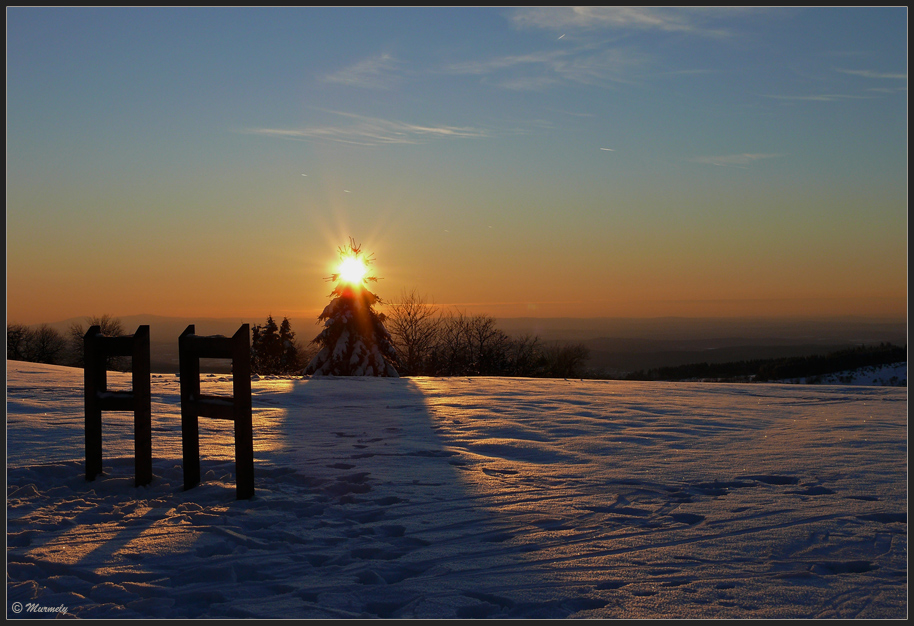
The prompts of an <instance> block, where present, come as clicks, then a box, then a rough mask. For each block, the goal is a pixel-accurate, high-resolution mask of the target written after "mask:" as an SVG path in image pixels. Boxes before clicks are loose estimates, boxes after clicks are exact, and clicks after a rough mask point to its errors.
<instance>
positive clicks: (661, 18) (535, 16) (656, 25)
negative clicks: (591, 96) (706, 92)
mask: <svg viewBox="0 0 914 626" xmlns="http://www.w3.org/2000/svg"><path fill="white" fill-rule="evenodd" d="M727 13H728V14H729V11H728V12H727ZM721 14H722V13H721V12H719V11H714V10H708V9H699V8H687V7H529V8H521V9H517V10H515V11H514V12H513V13H512V14H511V16H510V19H511V22H512V23H513V24H514V25H515V26H517V27H519V28H539V29H544V30H550V31H557V32H558V31H566V30H573V29H578V30H594V29H612V30H641V31H648V30H650V31H661V32H676V33H690V34H694V35H700V36H705V37H729V36H731V32H730V31H729V30H728V29H727V28H722V27H719V26H713V25H712V22H713V21H714V19H715V18H716V17H717V16H719V15H721Z"/></svg>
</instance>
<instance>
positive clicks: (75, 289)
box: [6, 7, 908, 324]
mask: <svg viewBox="0 0 914 626" xmlns="http://www.w3.org/2000/svg"><path fill="white" fill-rule="evenodd" d="M907 20H908V14H907V8H906V7H898V8H805V9H803V8H778V9H744V8H739V9H734V8H730V9H716V8H710V9H708V8H705V9H690V8H656V7H655V8H625V7H611V8H597V7H586V8H579V9H576V8H572V7H534V8H524V7H516V8H491V7H483V8H288V9H287V8H30V7H8V8H7V33H6V35H7V49H6V52H7V61H6V69H7V118H6V119H7V126H6V129H7V135H6V137H7V142H6V152H7V166H6V172H7V189H6V191H7V193H6V202H7V204H6V226H7V234H6V244H7V249H6V261H7V319H8V321H14V322H20V323H27V324H32V323H41V322H54V321H58V320H62V319H67V318H70V317H76V316H89V315H101V314H111V315H136V314H150V315H169V316H204V317H235V316H253V317H254V318H255V319H259V318H264V317H265V316H266V315H267V314H270V315H273V316H274V317H276V318H280V317H283V316H288V317H290V318H292V317H294V318H300V317H308V316H312V315H313V316H315V317H316V316H317V315H318V313H319V312H320V310H321V309H322V308H323V307H324V306H325V305H326V304H327V302H328V296H329V294H330V291H331V289H332V285H330V284H328V282H327V281H326V280H325V279H326V277H328V276H329V275H330V274H331V273H333V272H334V271H335V264H336V262H337V261H338V249H339V248H340V247H341V246H344V245H345V244H346V243H347V242H348V241H349V238H350V237H351V238H352V239H353V240H354V241H356V242H357V243H359V244H360V245H361V246H362V248H363V250H365V251H366V253H369V254H373V258H374V261H375V262H374V271H375V273H376V275H377V276H378V277H380V280H379V281H378V282H377V283H372V286H373V290H374V291H375V292H376V293H377V295H379V296H380V297H381V298H382V300H385V301H388V302H396V301H397V300H398V299H399V298H400V297H401V296H402V294H403V293H405V292H407V291H410V290H415V291H416V292H417V293H419V294H421V295H423V296H424V297H425V298H426V299H427V300H428V301H429V302H433V303H435V304H438V305H440V306H442V307H456V308H457V309H459V310H462V311H465V312H468V313H472V314H478V313H485V314H489V315H493V316H496V317H528V316H529V317H663V316H685V317H689V316H710V317H726V316H742V315H763V316H787V315H802V316H825V315H829V316H830V315H850V314H852V315H867V316H890V317H896V318H903V317H906V315H907V305H906V302H907V181H908V178H907V57H908V50H907Z"/></svg>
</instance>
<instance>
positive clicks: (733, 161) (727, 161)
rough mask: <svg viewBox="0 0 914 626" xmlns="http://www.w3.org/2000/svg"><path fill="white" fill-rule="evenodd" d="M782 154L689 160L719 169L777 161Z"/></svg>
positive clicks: (709, 157) (705, 157)
mask: <svg viewBox="0 0 914 626" xmlns="http://www.w3.org/2000/svg"><path fill="white" fill-rule="evenodd" d="M783 156H784V155H783V154H760V153H743V154H725V155H720V156H703V157H695V158H694V159H690V160H691V161H692V162H694V163H704V164H705V165H718V166H721V167H747V166H749V165H751V164H753V163H755V162H756V161H763V160H765V159H777V158H780V157H783Z"/></svg>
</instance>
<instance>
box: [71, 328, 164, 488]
mask: <svg viewBox="0 0 914 626" xmlns="http://www.w3.org/2000/svg"><path fill="white" fill-rule="evenodd" d="M83 349H84V354H83V371H84V381H85V400H86V480H95V477H96V476H98V475H99V474H101V473H102V411H133V433H134V434H133V437H134V444H133V447H134V465H135V474H136V485H137V486H138V487H139V486H141V485H148V484H149V483H150V482H152V398H151V395H152V393H151V391H152V386H151V382H150V373H149V369H150V365H149V361H150V355H149V326H145V325H144V326H140V327H139V328H137V331H136V333H134V334H133V335H125V336H121V337H106V336H104V335H102V333H101V328H100V327H99V326H91V327H90V328H89V330H88V331H86V334H85V336H84V337H83ZM111 356H129V357H130V358H131V364H130V369H131V372H132V376H131V378H132V384H133V388H132V389H131V390H130V391H109V390H108V370H107V361H108V357H111Z"/></svg>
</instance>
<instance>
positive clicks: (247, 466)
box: [178, 324, 254, 500]
mask: <svg viewBox="0 0 914 626" xmlns="http://www.w3.org/2000/svg"><path fill="white" fill-rule="evenodd" d="M200 359H231V361H232V393H233V396H232V397H226V396H210V395H203V394H201V393H200ZM178 360H179V368H180V377H181V444H182V451H183V455H184V489H191V488H192V487H194V486H196V485H197V484H199V483H200V429H199V420H198V418H199V417H210V418H215V419H223V420H230V421H232V422H234V425H235V489H236V496H237V498H238V499H239V500H244V499H247V498H251V497H253V495H254V435H253V425H252V416H251V343H250V330H249V328H248V325H247V324H242V326H241V328H239V329H238V332H236V333H235V335H234V336H232V337H225V336H222V335H215V336H200V335H196V334H194V325H193V324H191V325H190V326H188V327H187V329H186V330H185V331H184V332H183V333H181V336H180V337H179V338H178Z"/></svg>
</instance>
